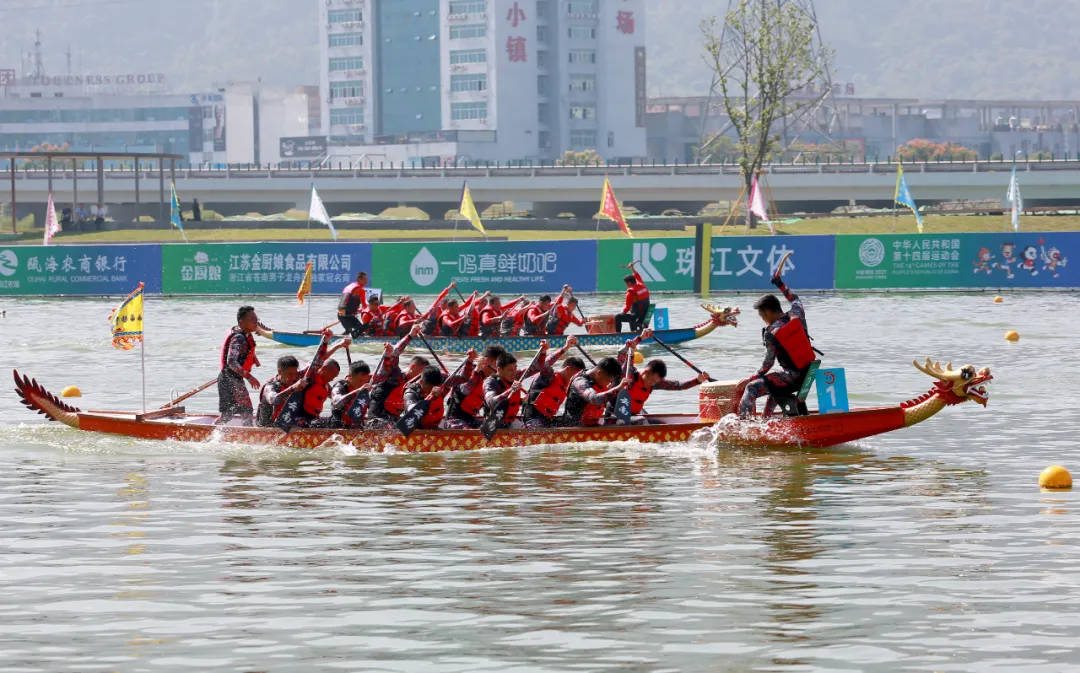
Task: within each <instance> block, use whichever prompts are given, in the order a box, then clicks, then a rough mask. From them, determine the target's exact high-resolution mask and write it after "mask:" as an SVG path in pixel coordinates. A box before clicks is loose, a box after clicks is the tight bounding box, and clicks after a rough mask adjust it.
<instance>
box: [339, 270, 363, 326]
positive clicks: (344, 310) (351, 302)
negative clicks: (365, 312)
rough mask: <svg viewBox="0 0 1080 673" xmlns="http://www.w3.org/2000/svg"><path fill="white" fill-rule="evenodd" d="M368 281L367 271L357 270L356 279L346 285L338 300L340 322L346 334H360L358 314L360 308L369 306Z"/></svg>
mask: <svg viewBox="0 0 1080 673" xmlns="http://www.w3.org/2000/svg"><path fill="white" fill-rule="evenodd" d="M367 281H368V278H367V272H366V271H359V272H357V274H356V280H355V281H353V282H351V283H349V284H348V285H346V286H345V288H344V289H343V290H342V291H341V299H340V300H339V301H338V307H337V315H338V322H340V323H341V326H342V327H344V328H345V334H349V335H351V336H352V337H353V338H357V337H359V336H360V328H361V323H360V320H359V319H358V318H357V314H358V313H359V312H360V309H366V308H367V290H366V289H365V288H366V287H367Z"/></svg>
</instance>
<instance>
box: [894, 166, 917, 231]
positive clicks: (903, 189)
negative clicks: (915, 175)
mask: <svg viewBox="0 0 1080 673" xmlns="http://www.w3.org/2000/svg"><path fill="white" fill-rule="evenodd" d="M893 201H894V202H895V203H899V204H900V205H901V206H906V207H907V208H909V209H910V210H911V212H912V213H914V215H915V222H916V223H917V224H918V225H919V233H920V234H921V233H922V215H920V214H919V207H918V206H916V205H915V199H913V198H911V190H909V189H908V186H907V180H905V179H904V169H903V167H902V166H900V165H899V164H897V165H896V193H895V194H893Z"/></svg>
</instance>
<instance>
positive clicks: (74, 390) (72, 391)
mask: <svg viewBox="0 0 1080 673" xmlns="http://www.w3.org/2000/svg"><path fill="white" fill-rule="evenodd" d="M60 397H82V391H81V390H79V386H68V387H67V388H64V389H63V390H61V391H60Z"/></svg>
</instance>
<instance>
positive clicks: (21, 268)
mask: <svg viewBox="0 0 1080 673" xmlns="http://www.w3.org/2000/svg"><path fill="white" fill-rule="evenodd" d="M139 282H143V283H146V289H145V292H148V293H149V292H161V246H159V245H80V246H56V245H50V246H44V245H19V246H11V247H8V248H3V247H0V295H14V294H33V295H72V294H115V295H124V294H127V293H128V292H131V291H132V290H134V289H135V286H136V285H138V284H139Z"/></svg>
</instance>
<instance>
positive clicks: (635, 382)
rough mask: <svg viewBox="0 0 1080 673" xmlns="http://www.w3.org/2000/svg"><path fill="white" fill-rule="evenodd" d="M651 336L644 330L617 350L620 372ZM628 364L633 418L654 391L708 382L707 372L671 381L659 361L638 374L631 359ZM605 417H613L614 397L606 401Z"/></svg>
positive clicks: (664, 367) (664, 364)
mask: <svg viewBox="0 0 1080 673" xmlns="http://www.w3.org/2000/svg"><path fill="white" fill-rule="evenodd" d="M651 336H652V330H651V329H649V328H645V329H643V330H642V331H641V334H639V335H638V336H636V337H634V338H633V339H627V340H626V345H624V346H623V347H622V348H621V349H620V350H619V353H618V355H617V356H616V358H615V359H616V360H617V361H618V363H619V368H620V369H621V370H622V371H624V372H625V371H626V367H627V361H628V360H627V359H628V358H633V355H632V353H633V352H634V350H635V349H636V348H637V347H638V346H639V345H640V344H641V342H642V341H644V340H645V339H648V338H649V337H651ZM629 362H630V365H629V367H630V385H629V387H628V388H627V390H628V391H629V393H630V413H631V414H632V415H634V416H637V415H639V414H641V410H642V408H643V407H644V406H645V402H646V401H647V400H648V399H649V395H651V394H652V391H654V390H689V389H690V388H693V387H694V386H696V385H700V384H702V383H704V382H705V381H708V380H709V374H708V372H702V373H700V374H698V375H697V376H695V377H693V378H690V379H687V380H685V381H682V382H679V381H672V380H670V379H668V378H667V363H666V362H664V361H663V360H660V359H656V360H650V361H649V363H648V364H647V365H645V370H644V371H640V372H639V371H638V370H637V368H636V367H634V365H633V360H632V359H631V360H629ZM607 415H608V417H612V418H613V417H614V416H615V398H614V397H613V398H611V399H609V400H608V408H607Z"/></svg>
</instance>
